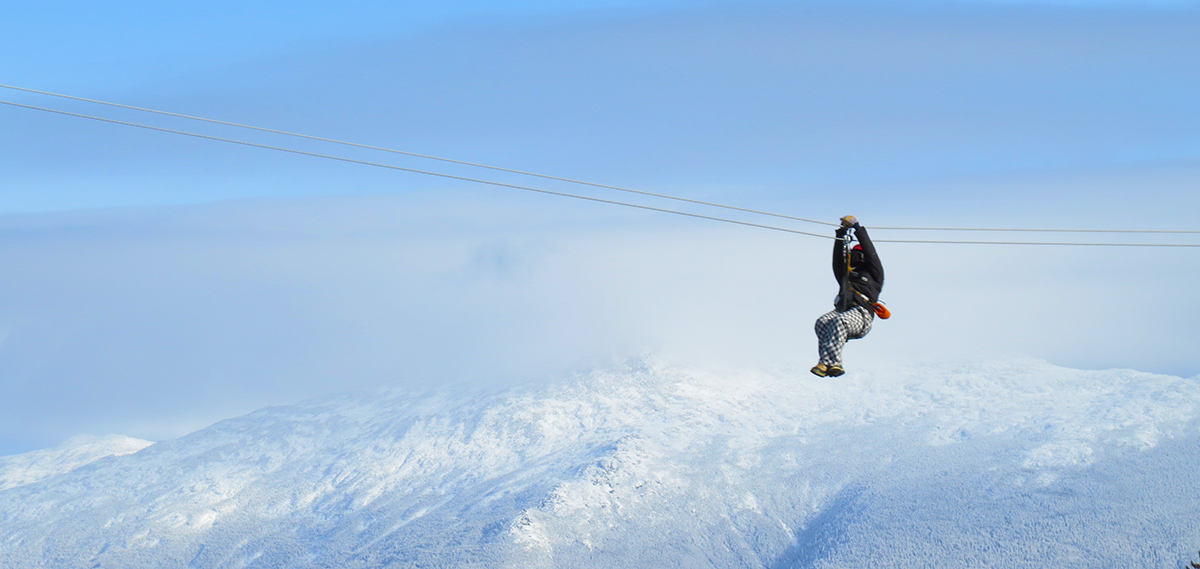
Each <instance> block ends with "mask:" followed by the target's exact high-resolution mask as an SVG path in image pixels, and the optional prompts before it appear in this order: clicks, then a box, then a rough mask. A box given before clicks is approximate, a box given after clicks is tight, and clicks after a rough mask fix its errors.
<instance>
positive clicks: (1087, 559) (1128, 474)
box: [0, 361, 1200, 568]
mask: <svg viewBox="0 0 1200 569" xmlns="http://www.w3.org/2000/svg"><path fill="white" fill-rule="evenodd" d="M1198 414H1200V381H1198V380H1197V378H1192V379H1183V378H1178V377H1170V376H1162V375H1152V374H1146V373H1140V372H1134V371H1122V370H1116V371H1078V370H1070V369H1063V368H1058V367H1054V366H1051V365H1049V364H1046V363H1043V362H1037V361H1017V362H1004V363H989V364H970V365H963V364H957V365H951V364H947V365H943V366H940V367H935V368H920V369H917V368H910V369H904V370H887V371H874V372H858V373H851V374H848V375H847V376H843V377H842V378H839V379H837V380H830V379H818V378H815V377H813V376H811V375H808V374H807V373H806V372H783V371H776V372H763V371H759V372H743V373H730V372H714V371H705V370H697V369H686V368H679V367H673V366H668V365H665V364H661V363H654V362H645V361H639V362H636V363H634V364H627V365H623V366H615V367H613V368H609V369H604V370H599V371H595V372H592V373H590V374H585V375H580V376H578V377H573V378H568V379H564V380H563V381H561V382H558V383H555V384H552V385H547V386H537V387H533V386H529V387H523V388H516V389H509V390H504V391H497V392H483V391H473V392H439V393H424V394H413V393H408V392H404V393H401V392H375V393H370V394H364V395H355V396H343V397H339V398H329V399H324V400H317V401H311V402H308V403H304V404H299V405H293V406H286V407H274V408H267V409H263V410H260V411H257V412H255V413H251V414H249V415H246V416H243V417H239V418H235V419H229V420H226V421H222V422H220V423H217V424H215V425H213V426H211V427H209V428H207V429H204V430H201V431H198V432H196V433H193V434H191V435H188V436H186V437H183V438H180V439H178V440H173V441H167V442H160V443H156V444H153V445H150V446H148V447H145V448H141V449H140V450H138V451H137V452H134V453H132V454H125V452H126V451H127V450H136V449H135V448H134V447H138V446H139V445H141V444H142V443H136V444H134V443H133V442H130V443H129V444H128V445H127V446H125V447H122V448H123V449H124V450H117V451H113V452H109V453H108V455H107V458H103V459H99V460H95V459H92V460H80V461H78V462H77V463H72V464H70V465H68V464H67V462H65V461H61V462H60V466H56V467H54V468H50V467H49V466H45V467H44V468H43V467H37V468H35V470H37V472H39V474H37V475H36V476H26V477H24V478H20V477H14V475H11V474H9V473H10V472H13V470H12V468H13V465H14V464H34V463H38V464H43V465H48V464H50V463H51V462H53V461H51V460H49V459H48V458H47V457H49V456H50V455H47V454H42V455H38V454H37V453H30V454H29V455H20V456H16V457H7V458H5V459H0V460H3V461H4V462H0V477H4V478H3V480H5V481H6V482H5V484H6V485H7V488H6V489H3V490H2V491H0V566H3V567H6V568H17V567H54V568H75V567H79V568H84V567H86V568H94V567H95V568H106V567H113V568H139V567H146V568H150V567H154V568H168V567H181V568H182V567H330V568H333V567H337V568H349V567H804V568H818V567H820V568H832V567H852V566H858V567H866V566H874V565H877V564H878V566H892V567H938V568H942V567H1056V566H1067V565H1072V566H1086V567H1166V568H1174V567H1178V566H1181V564H1182V563H1184V562H1185V560H1186V559H1188V558H1189V556H1191V557H1194V556H1195V553H1196V550H1197V548H1200V514H1198V512H1200V465H1198V463H1197V462H1196V457H1197V456H1200V421H1198ZM77 443H78V442H77ZM39 452H41V453H47V452H49V451H39ZM60 454H61V453H60ZM100 454H103V453H100ZM39 456H40V457H42V458H38V457H39ZM22 461H23V462H22ZM39 461H40V462H39ZM38 469H40V470H38ZM8 480H17V482H15V483H14V482H7V481H8Z"/></svg>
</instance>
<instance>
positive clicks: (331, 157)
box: [0, 100, 1200, 248]
mask: <svg viewBox="0 0 1200 569" xmlns="http://www.w3.org/2000/svg"><path fill="white" fill-rule="evenodd" d="M0 104H4V105H9V106H12V107H20V108H24V109H31V110H36V111H43V112H47V113H54V114H58V115H64V116H69V117H76V118H83V119H89V120H94V121H99V122H106V123H110V124H118V125H123V126H130V127H135V128H141V129H145V130H152V131H157V132H165V133H169V134H178V135H183V136H190V137H193V138H201V139H205V140H213V141H217V142H226V143H230V144H239V145H242V146H250V147H254V148H263V149H266V150H274V151H277V152H286V153H291V154H298V155H302V156H311V157H315V158H325V159H329V160H337V161H340V162H348V163H351V164H361V165H364V166H375V167H378V168H387V169H389V170H398V171H402V172H411V173H414V174H425V175H428V176H437V177H440V178H448V179H451V180H461V181H465V182H472V183H477V184H486V185H490V186H498V187H502V188H511V189H516V190H524V191H529V192H537V193H541V194H548V195H554V196H561V197H568V198H575V199H580V200H587V201H592V202H598V203H606V204H612V205H620V206H625V207H632V208H637V209H642V210H648V211H657V212H662V213H671V214H675V215H682V216H686V217H693V218H697V219H707V220H711V221H720V222H724V223H732V224H736V225H743V226H747V227H757V228H760V229H769V230H772V231H781V232H784V233H793V234H796V235H806V236H810V237H819V238H822V239H836V238H835V237H830V236H829V235H822V234H820V233H811V232H808V231H799V230H795V229H788V228H785V227H777V226H773V225H764V224H760V223H751V222H747V221H739V220H735V219H728V218H723V217H716V216H710V215H701V214H697V213H689V212H684V211H678V210H673V209H666V208H660V207H653V206H648V205H642V204H635V203H629V202H621V201H616V200H608V199H603V198H596V197H591V196H583V195H578V194H570V193H566V192H557V191H553V190H546V189H542V188H533V187H530V186H520V185H516V184H508V183H504V182H496V181H493V180H484V179H480V178H470V177H467V176H457V175H453V174H445V173H442V172H432V171H428V170H418V169H415V168H405V167H403V166H395V165H391V164H383V163H379V162H369V161H366V160H357V159H354V158H346V157H344V156H335V155H331V154H321V153H317V152H308V151H305V150H297V149H294V148H286V147H282V146H271V145H267V144H259V143H255V142H248V141H244V140H237V139H232V138H222V137H218V136H210V135H207V134H199V133H194V132H187V131H182V130H174V129H169V128H163V127H157V126H150V125H145V124H139V123H134V122H127V121H120V120H116V119H109V118H104V117H97V116H92V115H85V114H80V113H72V112H68V111H62V110H58V109H50V108H46V107H38V106H34V105H26V104H22V103H15V102H11V101H4V100H0ZM820 223H823V224H827V225H834V224H830V223H827V222H820ZM881 229H882V228H881ZM892 229H895V228H892ZM874 241H876V242H879V243H916V244H944V245H952V244H957V245H1039V246H1075V247H1183V248H1200V244H1185V243H1086V242H1076V243H1070V242H1034V241H949V240H947V241H939V240H911V239H875V240H874Z"/></svg>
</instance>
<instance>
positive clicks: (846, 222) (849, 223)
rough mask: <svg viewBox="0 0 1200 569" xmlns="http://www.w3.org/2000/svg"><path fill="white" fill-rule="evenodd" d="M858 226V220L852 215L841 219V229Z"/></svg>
mask: <svg viewBox="0 0 1200 569" xmlns="http://www.w3.org/2000/svg"><path fill="white" fill-rule="evenodd" d="M856 225H858V219H857V218H855V217H854V216H853V215H847V216H846V217H843V218H842V227H854V226H856Z"/></svg>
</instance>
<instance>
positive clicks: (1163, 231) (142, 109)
mask: <svg viewBox="0 0 1200 569" xmlns="http://www.w3.org/2000/svg"><path fill="white" fill-rule="evenodd" d="M0 88H4V89H11V90H14V91H24V92H26V93H35V94H38V95H47V96H51V97H58V98H62V99H70V100H74V101H82V102H85V103H93V104H97V105H106V106H110V107H116V108H121V109H129V110H134V111H140V112H145V113H153V114H158V115H164V116H169V117H176V118H182V119H188V120H194V121H201V122H207V123H211V124H219V125H222V126H231V127H235V128H243V129H248V130H256V131H259V132H267V133H271V134H280V135H284V136H292V137H296V138H304V139H308V140H316V141H319V142H328V143H331V144H341V145H344V146H352V147H356V148H364V149H367V150H377V151H381V152H390V153H392V154H400V155H404V156H412V157H416V158H424V159H428V160H438V161H441V162H447V163H451V164H461V165H464V166H472V167H475V168H486V169H488V170H495V171H498V172H508V173H510V174H520V175H522V176H533V177H537V178H543V179H547V180H555V181H559V182H567V183H571V184H579V185H584V186H592V187H596V188H604V189H608V190H617V191H621V192H628V193H633V194H641V195H644V196H652V197H656V198H663V199H668V200H675V201H681V202H687V203H694V204H699V205H706V206H710V207H718V208H723V209H728V210H734V211H741V212H746V213H753V214H757V215H766V216H770V217H777V218H781V219H790V220H793V221H803V222H805V223H815V224H819V225H827V226H831V227H837V226H838V224H836V223H830V222H827V221H819V220H815V219H807V218H803V217H795V216H791V215H785V214H781V213H774V212H769V211H762V210H756V209H749V208H744V207H738V206H732V205H727V204H721V203H716V202H708V201H702V200H696V199H691V198H684V197H679V196H672V195H668V194H659V193H654V192H647V191H643V190H634V189H631V188H623V187H620V186H612V185H608V184H598V183H595V182H588V181H585V180H577V179H573V178H564V177H560V176H551V175H548V174H539V173H537V172H529V171H525V170H516V169H512V168H504V167H500V166H491V165H488V164H481V163H478V162H468V161H465V160H456V159H453V158H445V157H441V156H433V155H430V154H420V153H417V152H408V151H405V150H396V149H394V148H386V147H382V146H372V145H369V144H360V143H357V142H348V141H344V140H337V139H333V138H325V137H321V136H313V135H308V134H301V133H295V132H288V131H284V130H276V129H271V128H265V127H260V126H254V125H248V124H241V123H235V122H229V121H222V120H217V119H210V118H206V117H199V116H195V115H186V114H182V113H173V112H170V111H162V110H158V109H150V108H146V107H137V106H133V105H125V104H121V103H113V102H111V101H101V100H99V99H88V98H85V97H77V96H74V95H66V94H63V93H54V92H50V91H41V90H38V89H29V88H26V87H17V86H15V85H4V84H0ZM875 229H887V230H900V231H982V232H1028V233H1126V234H1132V233H1144V234H1200V231H1189V230H1167V229H1028V228H980V227H890V226H876V227H875ZM915 242H923V241H915Z"/></svg>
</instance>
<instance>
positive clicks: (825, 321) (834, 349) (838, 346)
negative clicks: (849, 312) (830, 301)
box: [813, 310, 847, 366]
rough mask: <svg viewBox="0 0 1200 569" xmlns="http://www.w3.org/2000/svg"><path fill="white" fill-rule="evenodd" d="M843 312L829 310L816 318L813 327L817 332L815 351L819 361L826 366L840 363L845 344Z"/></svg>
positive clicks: (845, 332) (845, 334)
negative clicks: (819, 358) (819, 357)
mask: <svg viewBox="0 0 1200 569" xmlns="http://www.w3.org/2000/svg"><path fill="white" fill-rule="evenodd" d="M843 314H845V313H844V312H838V311H836V310H831V311H829V312H827V313H825V314H823V315H821V317H820V318H817V323H816V324H815V325H814V326H813V329H814V330H815V331H816V333H817V351H818V352H819V353H820V356H821V363H822V364H825V365H826V366H835V365H841V364H842V346H844V345H846V337H847V331H846V326H845V324H844V323H843V322H842V315H843Z"/></svg>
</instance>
